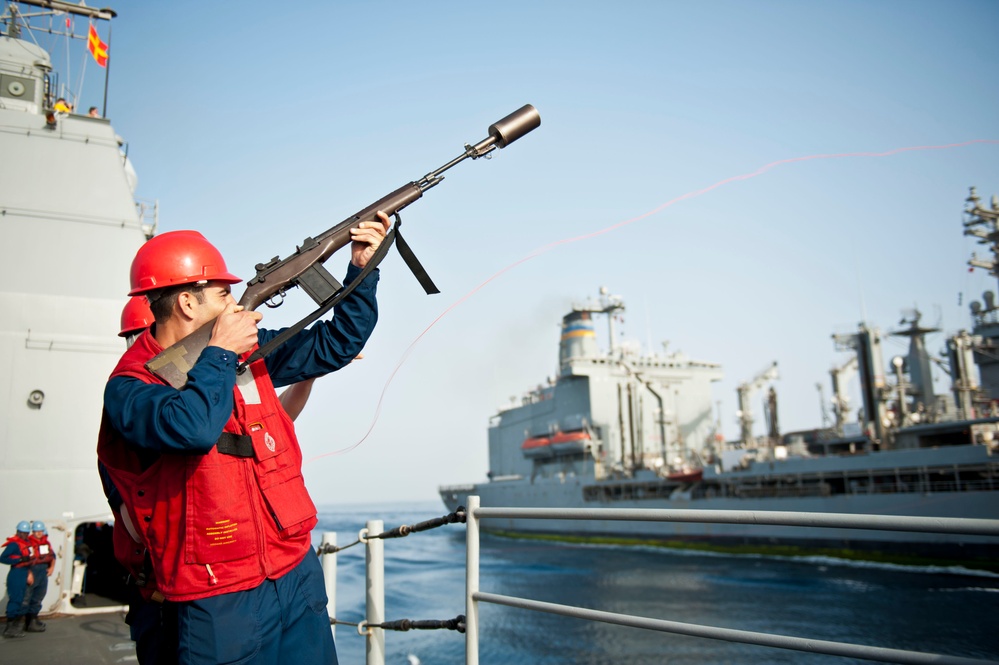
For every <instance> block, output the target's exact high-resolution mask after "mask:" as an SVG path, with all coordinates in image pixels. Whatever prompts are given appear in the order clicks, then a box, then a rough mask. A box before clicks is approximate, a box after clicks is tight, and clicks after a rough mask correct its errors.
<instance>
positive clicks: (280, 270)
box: [146, 104, 541, 389]
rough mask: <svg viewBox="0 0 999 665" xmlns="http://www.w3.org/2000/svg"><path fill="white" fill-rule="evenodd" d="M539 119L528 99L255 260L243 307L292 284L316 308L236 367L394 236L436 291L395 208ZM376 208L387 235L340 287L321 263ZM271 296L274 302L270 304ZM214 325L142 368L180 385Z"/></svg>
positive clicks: (324, 305)
mask: <svg viewBox="0 0 999 665" xmlns="http://www.w3.org/2000/svg"><path fill="white" fill-rule="evenodd" d="M540 125H541V116H540V115H539V114H538V112H537V110H536V109H535V108H534V107H533V106H531V105H530V104H527V105H526V106H524V107H522V108H520V109H518V110H517V111H514V112H513V113H511V114H510V115H508V116H506V117H505V118H503V119H502V120H499V121H498V122H496V123H494V124H493V125H491V126H490V127H489V136H487V137H486V138H484V139H483V140H481V141H479V142H478V143H476V144H475V145H467V144H466V145H465V152H464V153H463V154H462V155H460V156H458V157H456V158H455V159H452V160H451V161H450V162H448V163H447V164H445V165H444V166H442V167H440V168H439V169H437V170H436V171H431V172H430V173H428V174H427V175H425V176H423V177H422V178H420V179H419V180H417V181H416V182H411V183H409V184H407V185H404V186H402V187H400V188H399V189H397V190H395V191H394V192H392V193H391V194H389V195H388V196H385V197H383V198H381V199H379V200H378V201H375V202H374V203H372V204H371V205H369V206H367V207H366V208H364V209H363V210H361V211H359V212H357V213H355V214H354V215H351V216H350V217H348V218H347V219H345V220H344V221H342V222H340V223H339V224H337V225H336V226H334V227H333V228H331V229H329V230H327V231H324V232H323V233H321V234H320V235H318V236H316V237H315V238H306V239H305V240H303V241H302V244H301V245H300V246H299V247H297V248H296V249H295V253H294V254H292V255H291V256H289V257H288V258H286V259H279V258H278V257H274V258H273V259H271V260H270V261H268V262H267V263H260V264H257V266H256V270H257V274H256V275H255V276H254V277H253V279H251V280H250V281H249V282H247V283H246V291H245V292H244V293H243V296H242V297H241V298H240V299H239V304H240V305H242V306H243V307H244V308H246V309H247V310H254V309H256V308H257V307H259V306H260V305H261V304H267V305H269V306H272V307H276V306H278V305H280V304H281V300H283V298H284V295H285V293H286V292H287V291H288V290H289V289H291V288H293V287H296V286H300V287H302V290H304V291H305V292H306V293H307V294H309V296H310V297H311V298H312V299H313V300H314V301H315V302H316V304H318V305H319V308H318V309H317V310H316V311H314V312H313V313H312V314H310V315H309V316H307V317H305V318H304V319H302V320H301V321H299V322H298V323H296V324H295V325H293V326H291V327H290V328H288V329H287V330H285V331H283V332H282V333H281V334H280V335H278V336H277V337H275V338H274V339H273V340H271V341H270V342H268V343H267V344H266V345H264V346H262V347H260V348H258V349H257V350H256V351H255V352H254V353H253V354H252V355H251V356H250V357H249V358H247V359H246V360H245V361H244V362H243V363H242V364H241V365H240V366H239V371H244V370H245V369H246V367H247V366H248V365H249V364H250V363H252V362H254V361H256V360H259V359H260V358H263V357H264V356H266V355H267V354H268V353H270V352H271V351H272V350H273V349H274V348H276V347H277V346H279V345H281V344H283V343H284V342H285V341H287V340H288V338H289V337H291V336H292V335H294V334H296V333H298V332H300V331H301V330H303V329H304V328H305V327H306V326H308V325H309V324H311V323H312V322H314V321H316V320H317V319H318V318H319V317H321V316H322V315H323V314H325V313H326V312H328V311H330V310H331V309H332V308H333V307H334V306H335V305H336V304H337V303H338V302H340V301H341V300H343V299H344V298H345V297H346V296H347V295H349V294H350V292H351V291H352V290H353V287H354V286H356V285H358V284H360V283H361V281H363V279H364V277H365V276H367V274H368V273H369V272H371V270H373V269H374V268H375V266H377V265H378V263H379V262H380V261H381V260H382V258H384V256H385V255H386V254H387V253H388V250H389V248H390V247H391V246H392V244H393V242H396V243H398V245H399V253H400V254H401V255H402V257H403V259H404V260H405V261H406V264H407V265H408V266H409V268H410V270H412V271H413V273H414V274H415V275H416V277H417V279H419V280H420V284H421V285H422V286H423V288H424V290H426V292H427V293H437V292H438V291H437V287H436V286H434V284H433V282H432V281H431V280H430V278H429V277H428V276H427V274H426V272H425V271H424V270H423V267H422V266H421V265H420V263H419V261H418V260H417V259H416V257H415V256H414V255H413V253H412V251H410V249H409V247H408V246H407V245H406V243H405V241H404V240H403V238H402V236H401V235H400V234H399V225H400V224H401V222H402V220H401V218H400V217H399V211H401V210H402V209H403V208H405V207H406V206H408V205H409V204H410V203H413V202H414V201H416V200H417V199H419V198H420V197H422V196H423V192H425V191H427V190H428V189H430V188H431V187H433V186H435V185H437V184H439V183H440V182H441V181H442V180H444V176H443V175H442V174H443V173H444V172H445V171H447V170H448V169H450V168H451V167H452V166H454V165H456V164H458V163H459V162H462V161H464V160H465V159H468V158H471V159H478V158H479V157H484V156H486V155H488V154H490V153H491V152H492V151H494V150H496V149H497V148H505V147H506V146H508V145H510V144H511V143H513V142H514V141H516V140H517V139H519V138H520V137H521V136H523V135H524V134H527V133H528V132H530V131H532V130H534V129H537V128H538V127H539V126H540ZM379 211H381V212H384V213H385V214H386V215H388V216H390V217H392V216H394V217H395V219H396V223H395V225H394V226H393V228H392V229H391V230H390V231H389V233H388V234H387V235H386V236H385V240H384V241H383V242H382V244H381V245H380V246H379V247H378V250H377V251H376V252H375V255H374V256H373V257H372V258H371V259H370V260H369V261H368V264H367V265H366V266H365V267H364V269H363V270H362V272H361V274H360V275H359V276H358V277H357V278H356V279H355V280H354V281H353V282H352V283H351V284H350V285H349V286H346V287H344V286H343V285H342V284H340V282H338V281H337V280H336V278H334V277H333V275H331V274H330V273H329V271H328V270H326V268H325V267H323V263H324V262H325V261H326V260H327V259H329V258H330V257H331V256H332V255H333V253H334V252H336V251H337V250H338V249H340V248H342V247H343V246H345V245H348V244H350V242H351V240H350V230H351V229H353V228H356V227H357V226H358V225H360V224H361V223H362V222H366V221H373V220H375V219H376V213H377V212H379ZM275 300H276V301H277V302H276V304H271V302H272V301H275ZM214 325H215V322H214V321H212V322H210V323H207V324H205V325H204V326H202V327H201V328H199V329H198V330H196V331H195V332H193V333H192V334H190V335H188V336H187V337H185V338H184V339H182V340H180V341H179V342H177V343H176V344H174V345H173V346H171V347H170V348H168V349H164V350H163V352H161V353H160V354H159V355H157V356H156V357H155V358H153V359H152V360H150V361H149V362H148V363H146V368H147V369H149V371H151V372H153V373H154V374H156V375H157V376H159V377H160V378H162V379H164V380H166V381H167V382H168V383H170V385H172V386H173V387H174V388H178V389H179V388H182V387H183V386H184V384H186V383H187V372H188V371H189V370H190V369H191V367H192V366H193V365H194V363H195V361H197V359H198V356H200V355H201V352H202V350H204V348H205V347H206V346H208V341H209V340H210V339H211V335H212V329H213V327H214Z"/></svg>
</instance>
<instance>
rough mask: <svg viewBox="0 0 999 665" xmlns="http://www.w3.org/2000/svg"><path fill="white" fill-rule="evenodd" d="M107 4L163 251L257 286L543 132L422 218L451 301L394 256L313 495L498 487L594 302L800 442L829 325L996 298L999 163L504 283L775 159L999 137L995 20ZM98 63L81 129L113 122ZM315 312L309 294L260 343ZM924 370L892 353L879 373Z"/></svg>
mask: <svg viewBox="0 0 999 665" xmlns="http://www.w3.org/2000/svg"><path fill="white" fill-rule="evenodd" d="M237 7H238V9H237ZM115 9H116V10H117V11H118V12H119V18H118V19H116V20H115V22H114V25H113V39H112V43H111V94H110V101H109V108H108V115H109V117H110V118H111V121H112V123H113V124H114V126H115V128H116V130H117V131H118V133H119V134H120V135H121V136H122V137H124V139H125V140H126V141H127V142H128V147H129V155H130V157H131V159H132V161H133V163H134V165H135V167H136V170H137V171H138V174H139V189H138V195H139V196H140V197H143V198H147V199H157V200H158V201H159V203H160V207H161V208H160V209H161V212H160V229H161V230H162V231H167V230H173V229H180V228H194V229H198V230H200V231H202V232H203V233H204V234H205V235H206V236H207V237H208V238H209V239H210V240H212V241H213V242H215V243H216V244H217V245H218V246H219V247H220V249H222V251H223V253H224V254H225V256H226V257H227V259H228V261H229V268H230V269H231V270H232V271H233V272H235V273H236V274H239V275H241V276H244V277H245V278H249V277H250V276H251V274H252V268H253V265H254V264H256V263H257V262H259V261H262V260H265V259H269V258H270V257H272V256H274V255H276V254H279V255H281V256H286V255H287V254H289V253H290V252H291V251H293V249H294V246H295V244H296V243H298V242H300V241H301V240H302V239H303V238H304V237H306V236H309V235H312V234H315V233H318V232H319V231H321V230H324V229H325V228H327V227H329V226H332V225H333V224H335V223H337V222H339V221H340V220H341V219H343V218H345V217H347V216H348V215H350V214H352V213H353V212H354V211H355V210H358V209H360V208H362V207H364V206H366V205H367V204H368V203H369V202H370V201H372V200H374V199H376V198H378V197H380V196H382V195H383V194H385V193H387V192H388V191H391V190H392V189H395V188H396V187H398V186H400V185H402V184H404V183H406V182H408V181H410V180H413V179H416V178H418V177H420V176H422V175H423V174H425V173H427V172H428V171H430V170H432V169H434V168H436V167H438V166H440V165H442V164H443V163H445V162H446V161H448V160H449V159H451V158H452V157H455V156H457V155H458V154H460V153H461V152H462V149H463V145H464V143H466V142H474V141H477V140H479V139H481V138H483V137H484V136H485V135H486V127H487V126H488V125H489V124H490V123H492V122H493V121H495V120H497V119H499V118H500V117H502V116H504V115H506V114H507V113H509V112H511V111H513V110H514V109H516V108H518V107H520V106H521V105H523V104H525V103H531V104H534V105H535V106H536V107H537V108H538V110H539V111H540V113H541V116H542V126H541V128H540V129H538V130H537V131H536V132H534V133H533V134H531V135H528V136H527V137H525V138H524V139H523V140H522V141H520V142H518V143H516V144H514V145H512V146H511V147H510V148H509V149H508V150H504V151H502V152H501V153H499V154H498V155H497V156H496V158H495V159H492V160H489V161H484V160H480V161H477V162H468V163H465V164H462V165H460V166H459V167H457V168H455V169H454V170H453V171H451V172H449V174H448V175H447V177H446V180H445V182H444V183H442V184H441V185H440V186H438V187H437V188H435V189H433V190H431V191H430V192H428V193H427V194H426V196H425V198H424V199H423V200H422V201H420V202H418V203H416V204H414V205H413V206H411V207H410V208H409V210H408V211H407V212H406V213H405V214H404V216H403V217H404V220H405V226H406V231H407V233H406V236H407V239H408V240H409V241H410V243H411V244H412V245H413V246H414V248H415V250H416V251H417V253H418V255H419V256H420V258H421V259H422V260H423V262H424V265H426V267H427V269H428V270H429V272H430V274H431V275H432V277H433V278H434V279H435V280H436V281H437V284H438V285H439V286H440V288H441V290H442V292H443V293H441V294H440V295H437V296H433V297H426V296H424V295H423V294H422V291H421V290H420V288H419V286H418V284H417V283H416V281H415V280H414V279H413V278H412V276H410V275H409V274H408V273H407V271H406V269H405V267H404V266H403V265H402V263H401V261H400V260H399V259H398V257H397V256H392V257H390V258H389V259H388V260H387V261H386V263H385V264H384V268H383V269H382V282H381V284H380V287H379V301H380V305H381V318H380V322H379V326H378V329H377V330H376V332H375V334H374V336H373V337H372V339H371V341H370V342H369V344H368V348H367V349H366V351H365V355H366V358H365V359H364V360H363V361H361V362H359V363H355V364H354V365H352V366H351V367H349V368H347V369H345V370H343V371H341V372H340V373H338V374H336V375H333V376H330V377H327V378H325V379H322V380H321V381H320V382H319V383H318V384H317V386H316V391H315V393H314V397H313V399H312V401H311V402H310V404H309V406H308V407H307V409H306V412H305V413H304V414H303V415H302V417H301V418H300V421H299V424H298V426H299V433H300V438H301V440H302V444H303V448H304V449H305V454H306V457H311V456H314V455H318V454H323V453H328V452H332V451H335V450H340V449H343V448H346V447H349V446H353V445H354V444H356V443H358V442H359V441H360V440H361V439H362V438H363V437H364V436H365V434H366V433H367V432H368V431H369V430H370V434H368V435H367V438H366V439H364V441H363V443H361V444H360V446H358V447H357V448H356V449H354V450H353V451H352V452H350V453H347V454H341V455H335V456H329V457H326V458H323V459H321V460H319V461H316V462H313V463H311V464H309V465H308V466H307V467H306V474H307V480H308V483H309V485H310V488H311V489H312V491H313V494H314V495H315V496H316V498H317V500H318V501H319V502H322V503H333V502H336V503H345V502H355V501H377V500H386V501H394V500H404V499H426V498H433V497H434V496H435V492H436V488H437V486H438V485H440V484H450V483H461V482H469V481H476V480H480V479H483V478H484V476H485V472H486V470H487V463H486V459H487V458H486V427H487V424H488V420H489V417H490V416H491V415H493V414H494V413H495V411H496V407H497V406H499V405H500V404H503V403H506V402H507V401H508V400H509V398H510V397H511V396H513V395H519V394H520V393H521V392H522V391H524V390H525V389H528V388H530V387H531V386H533V385H536V384H537V383H540V382H542V381H544V379H545V378H546V377H547V376H549V375H553V374H554V371H555V366H556V362H557V351H558V349H557V343H558V323H559V321H560V319H561V316H562V314H564V313H565V312H566V311H567V308H568V306H569V304H570V303H571V302H572V301H574V300H575V301H578V300H582V299H584V298H586V297H587V296H590V295H595V294H596V292H597V290H598V288H599V287H600V286H606V287H607V288H608V289H610V291H611V292H612V293H615V294H618V295H620V296H622V298H623V299H624V301H625V303H626V305H627V307H628V310H627V314H626V319H625V323H626V325H625V326H624V334H625V336H626V337H627V338H630V339H636V340H639V341H640V342H642V343H643V344H647V343H648V342H649V341H650V340H651V342H652V344H653V345H654V346H655V347H656V348H657V349H658V348H661V347H660V342H661V341H664V340H669V345H670V346H669V348H670V350H677V349H680V350H682V351H684V352H685V353H686V354H688V355H690V356H691V357H694V358H697V359H701V360H709V361H715V362H718V363H721V364H722V365H723V367H724V370H725V379H724V381H722V382H720V383H718V384H716V391H715V399H716V400H717V401H718V402H719V403H720V409H721V416H722V421H723V424H724V431H725V433H726V435H727V436H729V437H734V436H735V435H736V433H737V432H738V428H737V424H736V422H735V409H736V400H735V387H736V385H737V384H738V383H740V382H742V381H745V380H747V379H749V378H751V377H752V376H753V375H754V374H756V373H757V372H758V371H760V370H761V369H763V368H764V367H765V366H767V365H768V364H769V363H770V362H771V361H773V360H776V361H778V363H779V365H780V371H781V379H780V380H779V381H777V382H776V384H775V385H776V388H777V391H778V396H779V400H780V420H781V424H782V427H783V428H784V429H785V430H789V429H798V428H806V427H812V426H816V425H819V424H820V423H821V416H820V413H819V396H818V393H817V391H816V388H815V384H816V383H819V382H821V383H822V384H823V385H824V386H825V392H826V396H827V397H828V395H829V392H830V390H829V378H828V370H829V368H830V367H831V366H833V365H834V364H839V363H842V362H844V361H845V360H846V357H845V356H843V355H841V354H838V353H837V352H836V351H835V350H834V348H833V344H832V340H831V335H832V334H833V333H839V332H851V331H853V330H855V329H856V326H857V324H858V323H859V322H860V321H861V320H862V319H863V318H865V317H866V319H867V321H868V322H869V323H870V324H871V325H876V326H879V327H881V328H882V329H883V330H893V329H895V327H896V324H897V323H898V321H899V319H900V318H901V317H902V315H903V313H904V310H906V309H909V308H912V307H918V308H919V309H920V310H921V311H922V312H923V322H924V323H928V324H932V325H939V326H940V327H942V328H943V329H944V330H945V331H947V332H953V331H956V330H957V329H960V328H966V327H968V326H969V324H970V322H969V319H968V316H967V308H966V306H967V303H968V302H969V301H970V300H972V299H976V298H980V294H981V292H982V291H983V290H985V289H987V288H995V285H994V280H993V279H992V278H989V277H988V276H986V275H984V274H982V273H975V274H971V273H969V272H968V270H967V267H966V265H965V262H966V260H967V258H968V257H969V255H970V253H971V252H972V251H973V250H974V249H975V248H976V246H975V244H974V242H973V241H972V240H971V239H970V238H965V237H963V236H962V233H961V230H962V227H961V220H962V215H961V211H962V208H963V205H964V199H965V197H966V196H967V192H968V187H969V186H971V185H977V186H978V187H979V193H980V194H981V195H982V197H983V199H984V200H986V201H987V200H988V198H989V197H990V196H991V195H992V194H993V193H996V194H999V144H996V143H991V144H988V143H984V144H975V145H970V146H966V147H958V148H951V149H941V150H926V151H912V152H906V153H902V154H896V155H893V156H888V157H877V158H875V157H848V158H839V159H825V160H813V161H805V162H798V163H793V164H788V165H784V166H780V167H777V168H774V169H772V170H770V171H768V172H767V173H765V174H763V175H761V176H759V177H755V178H752V179H747V180H742V181H736V182H731V183H729V184H726V185H724V186H721V187H718V188H716V189H714V190H712V191H710V192H707V193H705V194H703V195H701V196H698V197H694V198H689V199H686V200H684V201H681V202H679V203H677V204H675V205H673V206H670V207H668V208H666V209H663V210H661V211H660V212H658V213H656V214H653V215H650V216H648V217H645V218H644V219H641V220H639V221H636V222H634V223H631V224H628V225H625V226H622V227H620V228H618V229H616V230H614V231H611V232H608V233H605V234H601V235H598V236H596V237H592V238H590V239H586V240H580V241H578V242H571V243H565V244H559V245H557V246H556V247H554V248H552V249H550V250H549V251H545V252H543V253H541V254H539V255H537V256H535V257H534V258H531V259H530V260H528V261H525V262H523V263H521V264H519V265H517V266H516V267H514V268H512V269H511V270H509V271H507V272H504V273H503V274H502V275H500V276H499V277H496V278H495V279H491V278H492V277H493V276H494V275H496V274H497V273H498V272H500V271H503V270H504V269H505V268H507V267H508V266H510V265H511V264H514V263H515V262H517V261H520V260H521V259H523V258H524V257H527V256H530V255H532V253H534V252H535V251H536V250H538V249H539V248H544V247H547V246H549V245H550V244H551V243H555V242H558V241H561V240H564V239H568V238H575V237H579V236H584V235H588V234H592V233H594V232H596V231H599V230H601V229H606V228H608V227H610V226H612V225H614V224H617V223H619V222H622V221H625V220H630V219H633V218H635V217H638V216H641V215H644V214H645V213H648V212H649V211H652V210H654V209H656V208H658V207H660V206H662V205H663V204H664V203H666V202H668V201H671V200H673V199H675V198H677V197H681V196H683V195H684V194H687V193H689V192H692V191H697V190H700V189H703V188H705V187H709V186H711V185H712V184H714V183H717V182H719V181H722V180H725V179H727V178H731V177H733V176H738V175H740V174H746V173H751V172H753V171H755V170H756V169H758V168H759V167H761V166H763V165H766V164H769V163H771V162H775V161H778V160H784V159H790V158H796V157H804V156H809V155H814V154H834V153H853V152H881V151H890V150H893V149H897V148H902V147H908V146H924V145H944V144H952V143H960V142H965V141H971V140H977V139H988V140H999V131H997V125H999V123H997V120H999V103H997V102H999V89H997V88H996V85H995V82H996V80H997V76H996V75H997V73H999V43H997V42H996V40H995V39H994V38H993V37H992V33H991V28H992V26H994V25H996V23H997V19H999V4H996V3H995V2H989V1H981V2H969V1H954V2H946V3H943V2H918V1H915V2H913V1H907V2H901V1H897V2H888V1H882V2H849V1H846V2H835V3H832V2H826V3H819V2H778V1H760V2H722V1H709V2H699V3H681V2H666V1H661V2H619V3H606V2H588V1H580V2H538V1H513V2H506V3H502V4H495V3H474V2H454V1H449V0H443V1H440V2H435V3H427V4H424V5H420V6H416V5H412V4H411V3H400V2H325V3H318V2H313V3H296V5H295V6H294V7H292V6H286V5H284V4H275V3H272V2H271V3H264V2H243V3H239V4H238V5H236V4H233V3H202V2H186V1H180V2H170V3H124V2H123V3H119V6H116V7H115ZM105 33H106V26H103V27H102V34H105ZM95 70H96V68H95V67H89V68H88V71H87V76H88V81H87V87H86V88H85V90H87V91H88V92H85V94H84V95H83V97H82V98H81V101H80V106H81V107H86V106H89V105H90V104H92V103H97V102H98V101H99V95H100V93H99V92H98V89H99V86H98V87H94V86H97V84H99V83H100V81H99V75H95V73H94V72H95ZM88 94H89V95H90V96H91V97H93V99H89V98H88ZM345 261H346V255H344V256H343V257H340V256H339V255H337V257H335V258H334V259H333V260H332V261H331V263H330V264H329V265H331V266H332V268H333V272H334V273H342V271H343V267H342V266H343V265H344V264H345ZM124 279H125V277H124V276H123V294H124V290H125V289H124ZM490 280H491V281H490ZM486 282H488V283H487V284H485V285H484V286H482V285H483V284H484V283H486ZM480 286H482V288H481V289H480V288H478V287H480ZM476 289H478V290H476ZM469 294H471V295H469ZM466 296H468V297H467V299H466ZM959 298H961V301H962V303H963V304H962V305H959V304H958V302H959ZM459 301H460V302H459ZM455 303H458V304H457V305H456V306H454V307H453V308H452V305H455ZM310 304H311V301H309V300H308V298H307V297H305V296H304V294H295V295H294V296H293V298H292V299H290V301H289V304H288V305H287V306H286V307H284V308H283V309H280V310H275V311H269V310H268V311H265V312H264V315H265V319H264V324H265V325H268V324H269V325H270V326H272V327H278V326H280V325H287V324H290V323H292V322H293V321H294V320H296V319H297V317H298V315H300V314H302V313H304V312H305V311H307V309H308V306H309V305H310ZM445 311H446V314H445V316H443V317H442V318H441V319H440V321H439V322H438V323H436V325H434V326H433V327H432V328H431V329H430V330H429V331H428V332H427V333H426V335H424V336H422V337H420V335H421V333H422V332H423V331H424V330H425V329H426V328H427V327H428V326H429V325H430V324H431V323H432V322H433V321H434V320H435V319H437V318H438V317H439V316H440V315H441V313H442V312H445ZM417 338H419V341H418V342H417V343H416V345H415V346H413V347H412V349H411V351H410V352H409V353H408V354H407V353H406V350H407V348H409V347H410V345H411V344H412V343H413V342H414V340H417ZM943 345H944V336H943V335H937V336H935V337H931V339H930V344H929V346H930V349H931V350H933V351H938V350H940V349H941V348H942V347H943ZM904 351H905V347H904V345H902V344H901V342H897V343H896V342H894V341H892V342H889V343H888V344H887V346H886V349H885V352H886V356H887V357H886V361H887V360H888V359H889V358H890V356H891V355H894V354H897V353H904ZM943 385H945V384H943ZM757 423H758V424H757V427H762V423H763V418H762V413H760V414H759V415H758V417H757Z"/></svg>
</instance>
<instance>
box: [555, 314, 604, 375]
mask: <svg viewBox="0 0 999 665" xmlns="http://www.w3.org/2000/svg"><path fill="white" fill-rule="evenodd" d="M598 355H599V349H598V348H597V333H596V331H595V330H594V329H593V318H592V317H591V315H590V312H569V313H568V314H566V315H565V316H563V317H562V338H561V340H560V341H559V348H558V359H559V368H560V371H561V373H562V375H563V376H564V375H566V374H569V373H570V361H572V360H574V359H576V358H595V357H597V356H598Z"/></svg>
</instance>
